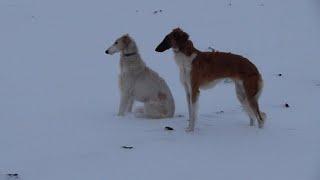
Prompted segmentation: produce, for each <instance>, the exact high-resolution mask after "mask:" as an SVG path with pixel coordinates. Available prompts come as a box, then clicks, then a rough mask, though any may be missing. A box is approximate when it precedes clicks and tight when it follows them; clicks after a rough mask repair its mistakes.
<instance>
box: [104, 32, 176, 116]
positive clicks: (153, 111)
mask: <svg viewBox="0 0 320 180" xmlns="http://www.w3.org/2000/svg"><path fill="white" fill-rule="evenodd" d="M125 36H126V37H129V36H128V35H125ZM122 38H123V37H122ZM129 38H130V37H129ZM116 42H117V43H115V44H114V45H112V46H111V47H110V48H109V49H108V51H109V54H111V53H113V52H119V51H120V52H121V57H120V75H119V85H120V91H121V100H120V106H119V112H118V115H119V116H123V115H124V114H125V112H127V111H129V112H130V111H131V109H132V105H133V103H134V101H140V102H143V103H144V107H142V108H138V109H137V111H136V112H135V113H136V117H145V118H168V117H172V116H173V114H174V111H175V105H174V99H173V97H172V94H171V92H170V89H169V87H168V85H167V84H166V82H165V81H164V80H163V79H162V78H161V77H160V76H159V75H158V74H157V73H156V72H154V71H153V70H152V69H150V68H149V67H147V66H146V64H145V63H144V62H143V60H142V59H141V57H140V54H139V52H138V48H137V46H136V44H135V42H134V40H133V39H132V38H130V43H129V44H128V45H126V46H124V45H122V44H121V38H119V39H118V40H117V41H116ZM110 51H111V52H110ZM128 53H135V54H133V55H130V56H126V55H125V54H128ZM159 93H161V96H160V97H159ZM163 97H165V98H163Z"/></svg>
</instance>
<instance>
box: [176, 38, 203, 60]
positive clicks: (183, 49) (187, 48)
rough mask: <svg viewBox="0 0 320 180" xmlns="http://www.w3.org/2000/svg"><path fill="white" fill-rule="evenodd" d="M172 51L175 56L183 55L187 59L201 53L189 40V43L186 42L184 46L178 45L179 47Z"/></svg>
mask: <svg viewBox="0 0 320 180" xmlns="http://www.w3.org/2000/svg"><path fill="white" fill-rule="evenodd" d="M172 49H173V52H174V53H175V54H178V53H182V54H184V55H185V56H187V57H189V56H191V55H193V54H198V53H199V52H200V51H199V50H198V49H196V48H195V47H194V46H193V43H192V41H191V40H188V41H187V42H185V43H183V44H178V47H176V48H172Z"/></svg>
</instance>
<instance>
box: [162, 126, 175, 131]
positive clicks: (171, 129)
mask: <svg viewBox="0 0 320 180" xmlns="http://www.w3.org/2000/svg"><path fill="white" fill-rule="evenodd" d="M164 129H165V130H168V131H173V130H174V129H173V128H172V127H169V126H166V127H164Z"/></svg>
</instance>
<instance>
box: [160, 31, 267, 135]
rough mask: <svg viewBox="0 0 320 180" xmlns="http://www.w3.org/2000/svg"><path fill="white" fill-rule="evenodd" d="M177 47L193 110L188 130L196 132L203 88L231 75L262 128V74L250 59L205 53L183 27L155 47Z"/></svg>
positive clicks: (251, 116)
mask: <svg viewBox="0 0 320 180" xmlns="http://www.w3.org/2000/svg"><path fill="white" fill-rule="evenodd" d="M170 48H172V49H173V52H174V59H175V61H176V63H177V65H178V66H179V69H180V80H181V83H182V84H183V86H184V88H185V91H186V98H187V102H188V111H189V126H188V127H187V131H193V130H194V127H195V121H196V118H197V102H198V97H199V94H200V89H207V88H210V87H213V86H214V85H215V84H216V83H217V82H219V80H221V79H223V78H230V79H232V80H233V81H234V82H235V87H236V94H237V97H238V99H239V101H240V102H241V104H242V106H243V107H244V109H245V110H246V112H247V114H248V115H249V118H250V126H253V125H254V122H255V119H256V120H257V121H258V124H259V128H262V127H263V125H264V120H265V113H263V112H261V111H260V110H259V105H258V98H259V96H260V94H261V90H262V88H263V81H262V78H261V74H260V73H259V71H258V69H257V68H256V66H255V65H254V64H252V63H251V62H250V61H249V60H248V59H246V58H244V57H242V56H239V55H236V54H231V53H225V52H201V51H199V50H198V49H196V48H195V47H194V46H193V43H192V41H191V40H189V35H188V34H187V33H186V32H184V31H182V30H181V29H180V28H176V29H174V30H173V31H172V32H170V33H169V34H168V35H166V37H165V38H164V39H163V41H162V42H161V43H160V44H159V45H158V47H157V48H156V49H155V50H156V51H157V52H163V51H165V50H167V49H170Z"/></svg>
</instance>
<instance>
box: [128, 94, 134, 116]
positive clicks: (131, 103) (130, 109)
mask: <svg viewBox="0 0 320 180" xmlns="http://www.w3.org/2000/svg"><path fill="white" fill-rule="evenodd" d="M133 102H134V98H133V97H131V98H129V101H128V107H127V111H128V112H129V113H131V112H132V107H133Z"/></svg>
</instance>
